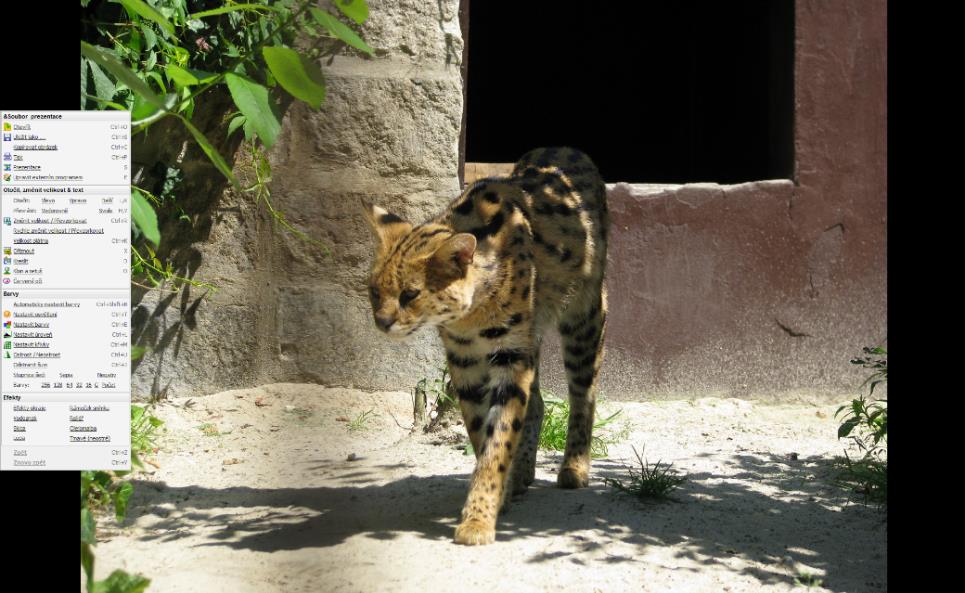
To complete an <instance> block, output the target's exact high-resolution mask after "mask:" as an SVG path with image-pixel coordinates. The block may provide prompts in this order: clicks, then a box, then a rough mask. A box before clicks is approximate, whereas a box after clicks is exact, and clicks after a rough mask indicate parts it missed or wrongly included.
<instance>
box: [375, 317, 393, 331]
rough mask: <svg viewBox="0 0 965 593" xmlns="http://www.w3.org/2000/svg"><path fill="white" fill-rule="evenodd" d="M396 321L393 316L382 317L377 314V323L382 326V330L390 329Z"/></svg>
mask: <svg viewBox="0 0 965 593" xmlns="http://www.w3.org/2000/svg"><path fill="white" fill-rule="evenodd" d="M393 323H395V319H394V318H392V317H382V316H381V315H376V316H375V325H377V326H379V327H380V328H382V331H389V328H390V327H392V324H393Z"/></svg>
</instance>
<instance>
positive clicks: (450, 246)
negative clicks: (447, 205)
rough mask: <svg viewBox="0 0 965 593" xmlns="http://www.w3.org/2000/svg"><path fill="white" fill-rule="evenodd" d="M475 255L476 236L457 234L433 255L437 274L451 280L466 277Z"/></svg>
mask: <svg viewBox="0 0 965 593" xmlns="http://www.w3.org/2000/svg"><path fill="white" fill-rule="evenodd" d="M475 253H476V237H475V236H473V235H470V234H469V233H457V234H455V235H453V236H451V237H449V238H448V239H446V240H445V242H444V243H443V244H442V245H440V246H439V248H438V249H436V252H435V253H434V254H433V255H432V260H433V264H435V269H436V273H437V274H439V275H440V276H443V277H446V278H449V279H451V280H455V279H458V278H462V277H464V276H465V275H466V270H467V269H468V268H469V264H471V263H472V257H473V255H474V254H475Z"/></svg>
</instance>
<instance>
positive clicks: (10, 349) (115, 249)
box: [0, 110, 131, 470]
mask: <svg viewBox="0 0 965 593" xmlns="http://www.w3.org/2000/svg"><path fill="white" fill-rule="evenodd" d="M0 115H2V122H3V123H2V125H3V142H2V144H0V146H2V154H3V161H2V163H3V177H2V182H0V212H2V214H0V216H2V221H3V222H2V227H0V243H2V248H3V266H2V271H3V273H2V285H0V286H2V297H0V309H2V311H3V318H2V319H3V350H2V352H3V354H2V358H0V368H2V372H0V393H2V407H0V436H2V440H0V469H3V470H8V469H21V470H39V469H47V470H81V469H105V470H106V469H113V470H123V469H130V402H131V362H130V351H131V339H130V336H131V327H130V313H131V273H130V257H131V255H130V237H131V192H130V187H131V185H130V184H131V178H130V174H131V169H130V168H131V153H130V144H131V143H130V135H131V118H130V112H128V111H42V112H41V111H4V110H0Z"/></svg>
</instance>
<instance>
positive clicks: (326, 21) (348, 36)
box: [308, 8, 373, 56]
mask: <svg viewBox="0 0 965 593" xmlns="http://www.w3.org/2000/svg"><path fill="white" fill-rule="evenodd" d="M308 10H309V11H310V12H311V13H312V16H313V17H315V20H316V21H318V24H319V25H321V26H323V27H325V28H326V29H328V30H329V31H330V32H331V33H332V35H334V36H336V37H338V38H339V39H341V40H342V41H344V42H345V43H347V44H349V45H351V46H352V47H354V48H355V49H360V50H362V51H364V52H365V53H367V54H369V55H370V56H371V55H373V52H372V48H371V47H369V46H368V45H367V44H366V43H365V42H364V41H362V38H361V37H359V36H358V34H357V33H356V32H355V31H353V30H351V29H349V28H348V25H346V24H345V23H343V22H342V21H340V20H338V19H337V18H335V17H334V16H332V15H331V14H329V13H327V12H325V11H324V10H319V9H317V8H309V9H308Z"/></svg>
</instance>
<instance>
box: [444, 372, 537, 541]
mask: <svg viewBox="0 0 965 593" xmlns="http://www.w3.org/2000/svg"><path fill="white" fill-rule="evenodd" d="M514 366H515V367H516V368H513V369H512V370H511V372H509V373H507V374H506V375H504V376H501V377H500V376H499V375H497V376H496V377H495V378H494V379H495V382H494V383H492V384H491V385H490V386H489V389H488V392H487V393H486V395H485V399H484V402H485V404H486V405H485V406H480V407H477V408H476V409H477V410H479V411H485V415H478V416H475V417H472V418H467V419H466V425H467V427H470V429H471V428H473V427H478V433H477V436H476V438H475V439H473V442H474V443H476V442H479V443H480V445H479V447H478V449H477V450H476V469H475V471H474V472H473V475H472V480H471V482H470V485H469V496H468V497H467V499H466V504H465V506H464V507H463V509H462V522H461V523H460V524H459V526H458V527H457V528H456V536H455V540H456V543H460V544H468V545H479V544H489V543H492V542H493V541H494V540H495V539H496V517H497V515H498V514H499V509H500V507H501V506H502V503H503V497H504V496H506V494H507V490H506V489H507V476H508V475H509V468H510V467H511V464H512V461H513V455H514V454H515V453H516V450H517V448H518V446H519V443H520V436H521V435H522V429H523V423H524V422H525V419H526V405H527V403H528V400H529V393H530V387H531V386H532V382H533V368H532V366H526V365H514ZM467 408H468V406H463V410H464V412H465V411H466V410H467ZM470 434H472V431H471V430H470Z"/></svg>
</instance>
